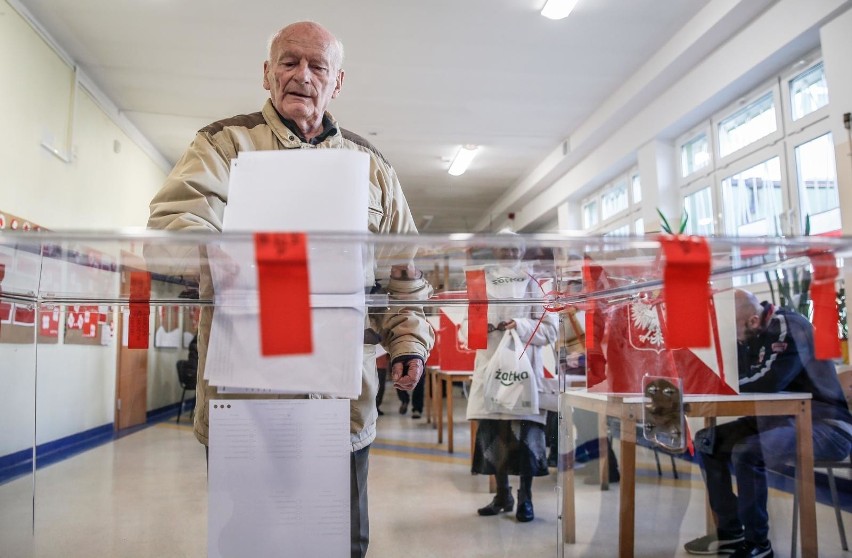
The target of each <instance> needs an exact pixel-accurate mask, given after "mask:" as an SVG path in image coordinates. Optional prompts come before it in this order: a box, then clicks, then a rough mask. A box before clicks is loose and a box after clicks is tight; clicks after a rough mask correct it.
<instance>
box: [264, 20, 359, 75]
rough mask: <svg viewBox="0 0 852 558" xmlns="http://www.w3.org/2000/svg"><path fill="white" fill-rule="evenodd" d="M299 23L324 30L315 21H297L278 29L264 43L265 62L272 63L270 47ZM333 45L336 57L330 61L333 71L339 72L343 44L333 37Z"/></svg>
mask: <svg viewBox="0 0 852 558" xmlns="http://www.w3.org/2000/svg"><path fill="white" fill-rule="evenodd" d="M299 23H307V24H309V25H313V26H315V27H319V28H321V29H325V27H323V26H322V25H320V24H319V23H317V22H315V21H299V22H297V23H292V24H290V25H287V26H286V27H282V28H281V29H279V30H278V31H276V32H275V33H273V34H272V36H271V37H269V40H268V41H267V42H266V61H267V62H271V61H272V47H273V46H275V41H277V40H278V39H279V38H280V37H281V35H283V34H284V32H285V31H286V30H287V29H289V28H290V27H292V26H293V25H298V24H299ZM325 31H326V32H328V34H329V35H331V36H332V37H334V35H333V34H332V33H331V32H330V31H328V29H325ZM334 43H335V46H336V47H337V48H336V50H337V52H336V56H335V57H334V60H332V63H333V64H334V66H335V71H338V72H339V71H340V70H341V69H343V58H344V56H343V43H342V42H341V41H340V39H338V38H337V37H334Z"/></svg>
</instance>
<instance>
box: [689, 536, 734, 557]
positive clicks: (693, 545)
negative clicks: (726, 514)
mask: <svg viewBox="0 0 852 558" xmlns="http://www.w3.org/2000/svg"><path fill="white" fill-rule="evenodd" d="M743 544H745V540H744V538H743V533H742V532H740V533H736V534H733V535H723V536H721V537H720V536H717V535H704V536H703V537H698V538H697V539H694V540H691V541H689V542H688V543H686V544H685V545H683V547H684V548H685V549H686V551H687V552H688V553H690V554H706V555H709V554H712V555H716V554H728V555H730V554H733V553H734V552H736V551H737V550H739V548H740V547H741V546H742V545H743Z"/></svg>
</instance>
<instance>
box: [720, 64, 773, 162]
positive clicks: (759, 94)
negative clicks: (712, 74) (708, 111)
mask: <svg viewBox="0 0 852 558" xmlns="http://www.w3.org/2000/svg"><path fill="white" fill-rule="evenodd" d="M770 93H771V95H772V102H773V103H774V106H775V131H774V132H772V133H770V134H768V135H766V136H764V137H762V138H760V139H758V140H756V141H753V142H751V143H749V144H747V145H744V146H742V147H740V148H739V149H736V150H735V151H732V152H730V153H728V154H727V155H725V156H724V157H722V150H721V148H722V143H721V140H720V133H719V126H720V125H721V124H722V122H724V121H725V120H727V119H728V118H730V117H732V116H734V115H735V114H737V113H738V112H740V111H741V110H743V109H744V108H745V107H747V106H749V105H751V104H752V103H755V102H757V101H758V100H760V99H762V98H763V97H765V96H766V95H767V94H770ZM783 111H784V105H783V104H782V102H781V87H780V85H779V80H778V78H777V77H775V78H774V79H773V80H772V81H771V82H769V83H764V84H762V85H760V86H758V87H756V88H754V89H753V90H752V91H751V92H750V93H749V94H748V95H747V96H745V97H741V98H740V99H739V100H737V101H736V102H734V103H731V104H730V105H728V106H727V107H725V108H724V109H723V110H721V111H719V112H717V113H716V114H715V115H714V116H713V117H712V118H711V119H710V122H711V128H712V130H713V132H714V141H713V154H714V156H715V158H716V159H715V160H716V170H719V169H725V168H726V167H728V166H730V165H732V164H733V163H734V162H737V161H739V160H740V159H742V158H745V157H749V156H750V155H752V154H754V153H755V152H759V151H761V150H763V149H764V148H767V147H770V146H772V145H774V144H776V143H778V142H779V141H780V140H782V139H783V138H784V119H783V117H782V115H781V113H782V112H783Z"/></svg>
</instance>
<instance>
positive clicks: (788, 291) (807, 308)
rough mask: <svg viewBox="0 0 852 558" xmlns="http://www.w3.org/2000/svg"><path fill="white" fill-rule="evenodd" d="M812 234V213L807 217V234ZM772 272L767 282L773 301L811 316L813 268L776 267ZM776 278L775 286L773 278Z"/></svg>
mask: <svg viewBox="0 0 852 558" xmlns="http://www.w3.org/2000/svg"><path fill="white" fill-rule="evenodd" d="M810 234H811V218H810V215H808V216H806V217H805V234H804V236H810ZM772 274H774V277H773V275H771V274H770V272H769V271H767V272H766V282H767V283H768V284H769V292H770V294H771V295H772V303H773V304H776V305H778V306H781V307H782V308H787V309H789V310H793V311H795V312H798V313H799V314H801V315H803V316H805V317H806V318H808V319H810V318H811V300H810V288H811V268H810V266H805V267H804V268H803V269H797V268H792V269H776V270H774V271H773V272H772ZM773 278H774V279H775V288H773V285H772V279H773ZM776 289H777V291H778V300H777V301H776V299H775V291H776Z"/></svg>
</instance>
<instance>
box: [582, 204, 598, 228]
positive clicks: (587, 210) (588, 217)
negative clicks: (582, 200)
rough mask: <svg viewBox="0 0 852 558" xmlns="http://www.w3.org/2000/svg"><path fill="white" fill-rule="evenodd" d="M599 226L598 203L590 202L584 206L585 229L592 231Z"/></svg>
mask: <svg viewBox="0 0 852 558" xmlns="http://www.w3.org/2000/svg"><path fill="white" fill-rule="evenodd" d="M597 224H598V202H597V201H590V202H589V203H587V204H586V205H584V206H583V228H584V229H591V228H592V227H594V226H595V225H597Z"/></svg>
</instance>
